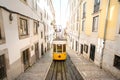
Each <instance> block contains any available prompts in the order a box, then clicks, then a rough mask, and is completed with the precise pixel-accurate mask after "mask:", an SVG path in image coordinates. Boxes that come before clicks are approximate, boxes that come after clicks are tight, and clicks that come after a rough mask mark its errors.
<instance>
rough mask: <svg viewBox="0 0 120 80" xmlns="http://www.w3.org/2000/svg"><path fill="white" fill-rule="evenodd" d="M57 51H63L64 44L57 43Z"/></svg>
mask: <svg viewBox="0 0 120 80" xmlns="http://www.w3.org/2000/svg"><path fill="white" fill-rule="evenodd" d="M57 52H62V44H57Z"/></svg>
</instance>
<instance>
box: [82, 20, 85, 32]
mask: <svg viewBox="0 0 120 80" xmlns="http://www.w3.org/2000/svg"><path fill="white" fill-rule="evenodd" d="M84 28H85V20H83V21H82V31H84Z"/></svg>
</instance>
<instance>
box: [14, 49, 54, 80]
mask: <svg viewBox="0 0 120 80" xmlns="http://www.w3.org/2000/svg"><path fill="white" fill-rule="evenodd" d="M51 63H52V53H51V51H48V52H47V53H46V54H45V55H43V57H41V58H40V60H39V61H37V62H36V63H35V64H34V65H33V66H31V67H30V68H28V69H27V71H25V72H24V73H22V74H21V75H20V76H19V77H18V78H17V79H16V80H45V78H46V76H47V73H48V71H49V68H50V65H51Z"/></svg>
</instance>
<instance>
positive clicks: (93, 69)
mask: <svg viewBox="0 0 120 80" xmlns="http://www.w3.org/2000/svg"><path fill="white" fill-rule="evenodd" d="M67 52H68V55H69V56H70V58H71V60H72V62H73V64H74V65H75V66H76V68H77V70H78V71H79V73H80V74H81V75H82V77H83V78H84V80H117V79H116V78H115V77H113V76H112V75H111V74H110V73H108V72H105V71H104V70H103V69H100V68H99V67H98V66H96V65H95V64H94V63H93V62H90V61H89V60H87V59H85V58H84V57H83V56H82V55H78V54H76V53H75V51H73V50H71V49H70V48H68V47H67Z"/></svg>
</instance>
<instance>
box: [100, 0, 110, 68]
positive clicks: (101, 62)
mask: <svg viewBox="0 0 120 80" xmlns="http://www.w3.org/2000/svg"><path fill="white" fill-rule="evenodd" d="M109 7H110V0H108V4H107V8H106V19H105V26H104V35H103V48H102V53H101V59H100V68H101V69H102V64H103V55H104V49H105V42H106V32H107V24H108V13H109Z"/></svg>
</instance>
